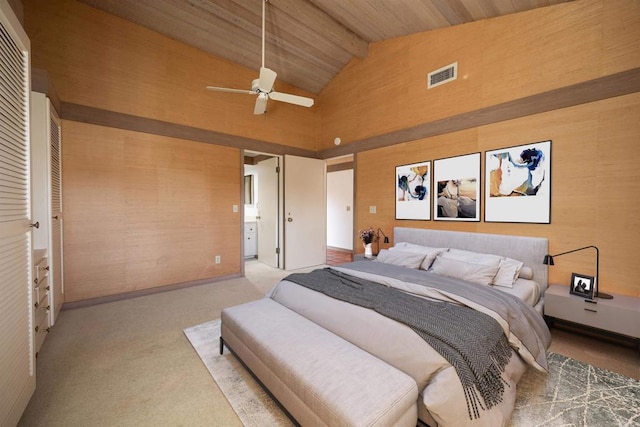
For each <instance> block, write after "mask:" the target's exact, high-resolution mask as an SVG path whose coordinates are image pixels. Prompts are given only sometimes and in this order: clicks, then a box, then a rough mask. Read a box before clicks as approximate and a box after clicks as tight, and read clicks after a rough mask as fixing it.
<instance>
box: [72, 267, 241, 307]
mask: <svg viewBox="0 0 640 427" xmlns="http://www.w3.org/2000/svg"><path fill="white" fill-rule="evenodd" d="M239 277H242V276H241V275H240V273H236V274H230V275H227V276H218V277H210V278H207V279H198V280H191V281H189V282H182V283H176V284H173V285H165V286H158V287H155V288H148V289H140V290H139V291H131V292H124V293H121V294H115V295H107V296H104V297H97V298H90V299H85V300H80V301H72V302H65V303H63V304H62V310H73V309H76V308H83V307H91V306H94V305H99V304H106V303H109V302H115V301H122V300H126V299H130V298H138V297H143V296H147V295H153V294H159V293H161V292H169V291H175V290H178V289H183V288H190V287H192V286H201V285H206V284H210V283H215V282H222V281H224V280H230V279H237V278H239Z"/></svg>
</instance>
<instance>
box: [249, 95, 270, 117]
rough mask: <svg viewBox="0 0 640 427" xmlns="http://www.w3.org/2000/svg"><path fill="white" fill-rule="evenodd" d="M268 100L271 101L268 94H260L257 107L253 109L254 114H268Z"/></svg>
mask: <svg viewBox="0 0 640 427" xmlns="http://www.w3.org/2000/svg"><path fill="white" fill-rule="evenodd" d="M267 99H269V97H268V96H267V94H266V93H260V94H258V97H257V98H256V106H255V107H254V108H253V114H264V113H266V112H267Z"/></svg>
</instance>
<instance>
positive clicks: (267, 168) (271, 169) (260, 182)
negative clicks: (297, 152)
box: [256, 157, 280, 268]
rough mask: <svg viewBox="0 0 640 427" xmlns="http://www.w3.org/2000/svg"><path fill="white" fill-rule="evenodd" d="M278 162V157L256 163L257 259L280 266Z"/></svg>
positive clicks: (276, 266) (270, 264) (275, 266)
mask: <svg viewBox="0 0 640 427" xmlns="http://www.w3.org/2000/svg"><path fill="white" fill-rule="evenodd" d="M279 162H280V159H279V158H278V157H272V158H270V159H267V160H263V161H261V162H259V163H258V164H257V165H256V169H257V171H258V173H257V188H258V191H259V193H260V195H259V197H258V204H257V208H258V216H257V217H256V226H257V228H258V260H259V261H260V262H262V263H264V264H267V265H269V266H271V267H274V268H280V255H279V243H280V240H279V237H278V233H279V223H280V220H279V215H278V208H279V200H280V195H279V193H280V191H279V187H280V183H279V176H278V175H279V172H278V171H279Z"/></svg>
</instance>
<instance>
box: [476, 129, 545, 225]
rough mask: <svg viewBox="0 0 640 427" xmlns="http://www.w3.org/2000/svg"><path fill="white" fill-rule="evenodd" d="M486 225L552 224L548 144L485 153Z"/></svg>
mask: <svg viewBox="0 0 640 427" xmlns="http://www.w3.org/2000/svg"><path fill="white" fill-rule="evenodd" d="M484 170H485V182H486V186H485V202H484V203H485V205H484V220H485V222H522V223H537V224H549V223H550V222H551V141H541V142H535V143H532V144H524V145H517V146H514V147H508V148H499V149H497V150H491V151H485V167H484Z"/></svg>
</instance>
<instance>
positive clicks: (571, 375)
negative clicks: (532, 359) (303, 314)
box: [184, 320, 640, 427]
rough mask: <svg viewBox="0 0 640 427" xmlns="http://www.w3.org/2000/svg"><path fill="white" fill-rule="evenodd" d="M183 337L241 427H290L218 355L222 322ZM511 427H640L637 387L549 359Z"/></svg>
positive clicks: (533, 377)
mask: <svg viewBox="0 0 640 427" xmlns="http://www.w3.org/2000/svg"><path fill="white" fill-rule="evenodd" d="M184 332H185V334H186V335H187V338H188V339H189V341H191V344H192V345H193V347H194V349H195V350H196V352H197V353H198V355H199V356H200V358H201V359H202V361H203V363H204V364H205V365H206V367H207V369H208V370H209V372H210V373H211V375H212V376H213V379H214V380H215V381H216V383H217V384H218V386H219V387H220V389H221V390H222V392H223V393H224V395H225V396H226V398H227V400H228V401H229V403H230V404H231V406H232V407H233V409H234V410H235V411H236V413H237V414H238V417H240V420H241V421H242V423H243V424H244V425H245V426H290V425H292V423H291V422H290V420H289V419H288V418H287V417H286V415H284V413H283V412H282V410H281V409H280V408H279V407H278V405H277V404H275V403H274V401H273V400H272V399H271V397H270V396H269V395H268V394H267V393H266V392H265V391H264V390H263V389H262V387H261V386H260V385H259V384H258V383H257V382H256V381H255V380H254V379H253V377H252V376H251V374H249V373H248V372H247V370H246V369H244V367H243V366H242V365H241V364H240V362H238V360H237V359H236V358H235V357H234V356H233V355H232V354H231V352H229V351H228V350H226V351H225V353H224V355H222V356H221V355H220V341H219V337H220V320H213V321H210V322H207V323H203V324H201V325H196V326H193V327H191V328H187V329H185V330H184ZM509 426H510V427H522V426H526V427H530V426H545V427H548V426H558V427H561V426H562V427H568V426H571V427H601V426H607V427H609V426H640V382H639V381H637V380H634V379H632V378H627V377H625V376H623V375H619V374H617V373H614V372H610V371H607V370H605V369H600V368H597V367H594V366H591V365H588V364H586V363H582V362H580V361H577V360H574V359H571V358H568V357H565V356H562V355H559V354H555V353H551V354H550V355H549V374H546V375H545V374H542V373H539V372H537V371H535V370H534V369H529V370H528V371H527V372H526V373H525V375H524V376H523V377H522V379H521V380H520V383H519V384H518V397H517V400H516V407H515V410H514V412H513V416H512V418H511V420H510V423H509Z"/></svg>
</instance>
